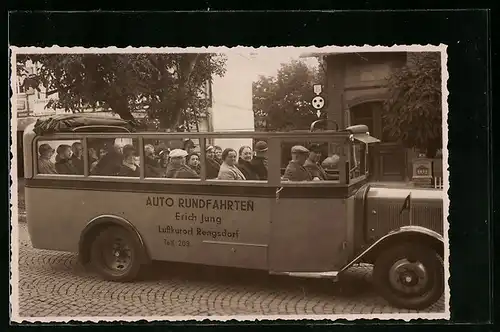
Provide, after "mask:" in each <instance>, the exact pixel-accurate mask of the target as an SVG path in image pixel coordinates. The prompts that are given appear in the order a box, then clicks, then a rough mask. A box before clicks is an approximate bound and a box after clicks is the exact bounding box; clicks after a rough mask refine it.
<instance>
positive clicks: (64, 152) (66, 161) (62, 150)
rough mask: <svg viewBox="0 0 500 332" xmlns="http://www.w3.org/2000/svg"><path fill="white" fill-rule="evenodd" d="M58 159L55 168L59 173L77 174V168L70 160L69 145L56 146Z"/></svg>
mask: <svg viewBox="0 0 500 332" xmlns="http://www.w3.org/2000/svg"><path fill="white" fill-rule="evenodd" d="M57 155H58V157H59V158H58V161H57V162H56V170H57V173H59V174H72V175H73V174H74V175H76V174H78V169H77V168H76V167H75V165H73V163H72V162H71V146H69V145H66V144H61V145H59V146H58V147H57Z"/></svg>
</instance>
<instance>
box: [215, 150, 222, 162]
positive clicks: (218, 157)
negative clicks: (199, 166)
mask: <svg viewBox="0 0 500 332" xmlns="http://www.w3.org/2000/svg"><path fill="white" fill-rule="evenodd" d="M214 155H215V158H214V160H215V161H216V162H217V163H218V164H219V165H222V148H221V147H220V146H218V145H216V146H214Z"/></svg>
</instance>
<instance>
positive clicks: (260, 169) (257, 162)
mask: <svg viewBox="0 0 500 332" xmlns="http://www.w3.org/2000/svg"><path fill="white" fill-rule="evenodd" d="M250 164H251V165H252V169H253V171H254V172H255V173H257V176H258V177H259V180H267V158H265V157H259V156H255V157H253V159H252V161H251V162H250Z"/></svg>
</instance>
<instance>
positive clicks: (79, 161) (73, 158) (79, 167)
mask: <svg viewBox="0 0 500 332" xmlns="http://www.w3.org/2000/svg"><path fill="white" fill-rule="evenodd" d="M71 162H72V163H73V166H75V167H76V169H77V171H78V174H83V157H82V158H81V159H78V158H77V157H76V156H75V155H72V156H71Z"/></svg>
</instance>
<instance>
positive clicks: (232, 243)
mask: <svg viewBox="0 0 500 332" xmlns="http://www.w3.org/2000/svg"><path fill="white" fill-rule="evenodd" d="M229 191H230V190H229ZM139 200H140V203H139V206H137V207H136V210H140V211H142V218H143V220H144V222H135V224H138V225H140V230H141V232H142V233H143V235H144V237H145V239H146V242H147V243H148V245H149V250H150V251H151V254H152V256H153V259H159V260H167V261H179V262H191V263H200V264H206V265H219V266H231V267H244V268H252V269H267V241H268V234H269V223H270V216H271V209H270V201H269V199H268V198H254V197H242V196H212V195H210V196H209V195H173V194H167V195H158V194H141V197H140V198H139ZM137 217H138V218H139V216H137ZM134 219H135V216H134ZM146 221H147V222H146Z"/></svg>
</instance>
